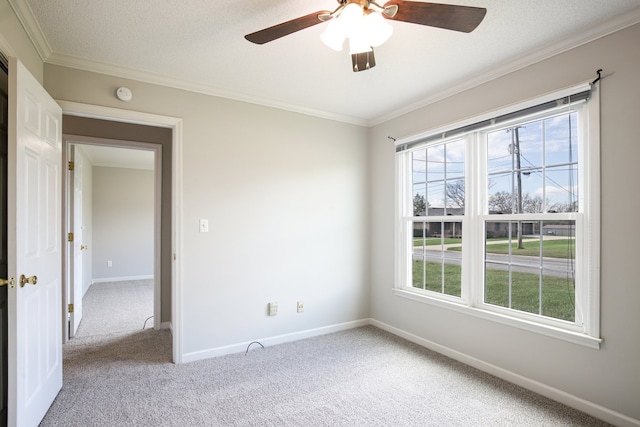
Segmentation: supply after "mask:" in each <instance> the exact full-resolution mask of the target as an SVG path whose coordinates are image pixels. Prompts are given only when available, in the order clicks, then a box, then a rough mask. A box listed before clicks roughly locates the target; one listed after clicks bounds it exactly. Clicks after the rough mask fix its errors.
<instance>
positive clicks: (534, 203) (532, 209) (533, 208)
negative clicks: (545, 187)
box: [522, 193, 544, 213]
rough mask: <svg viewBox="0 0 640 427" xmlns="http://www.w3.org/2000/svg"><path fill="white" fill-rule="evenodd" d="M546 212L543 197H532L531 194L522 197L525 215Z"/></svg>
mask: <svg viewBox="0 0 640 427" xmlns="http://www.w3.org/2000/svg"><path fill="white" fill-rule="evenodd" d="M543 210H544V201H543V200H542V197H540V196H535V197H531V196H530V195H529V193H525V195H524V196H522V212H525V213H541V212H542V211H543Z"/></svg>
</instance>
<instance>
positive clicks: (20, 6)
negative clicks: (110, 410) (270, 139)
mask: <svg viewBox="0 0 640 427" xmlns="http://www.w3.org/2000/svg"><path fill="white" fill-rule="evenodd" d="M8 2H9V4H10V5H11V7H12V9H13V10H14V11H15V13H16V15H17V17H18V19H19V20H20V23H21V24H22V26H23V27H24V29H25V31H26V32H27V34H28V36H29V38H30V39H31V42H32V43H33V45H34V47H35V49H36V51H37V52H38V55H39V56H40V58H41V59H42V61H43V62H44V63H47V64H53V65H60V66H63V67H69V68H75V69H79V70H84V71H90V72H94V73H99V74H106V75H110V76H114V77H121V78H126V79H130V80H136V81H140V82H144V83H151V84H156V85H159V86H165V87H170V88H175V89H181V90H185V91H189V92H195V93H200V94H203V95H209V96H216V97H220V98H226V99H231V100H235V101H241V102H246V103H250V104H255V105H261V106H265V107H271V108H276V109H280V110H285V111H290V112H294V113H300V114H305V115H309V116H314V117H319V118H323V119H327V120H332V121H338V122H343V123H348V124H353V125H357V126H363V127H374V126H377V125H379V124H381V123H384V122H386V121H389V120H392V119H394V118H397V117H400V116H402V115H405V114H408V113H411V112H413V111H415V110H418V109H420V108H423V107H426V106H428V105H430V104H433V103H435V102H438V101H440V100H443V99H445V98H448V97H450V96H453V95H456V94H458V93H461V92H464V91H466V90H469V89H472V88H474V87H476V86H480V85H482V84H484V83H487V82H489V81H492V80H495V79H497V78H499V77H502V76H505V75H507V74H510V73H512V72H514V71H518V70H520V69H522V68H525V67H527V66H530V65H533V64H535V63H538V62H541V61H543V60H545V59H548V58H551V57H553V56H555V55H558V54H560V53H563V52H566V51H568V50H571V49H574V48H576V47H579V46H581V45H584V44H586V43H589V42H591V41H594V40H597V39H599V38H602V37H605V36H607V35H609V34H611V33H614V32H616V31H620V30H622V29H624V28H627V27H630V26H632V25H635V24H637V23H639V22H640V8H636V9H634V10H633V11H631V12H629V13H625V14H623V15H620V16H618V17H617V18H614V19H612V20H610V21H608V22H605V23H602V24H601V25H598V26H595V27H593V28H591V29H589V30H587V31H585V32H581V33H579V34H575V35H574V36H572V37H568V38H565V39H563V40H562V41H559V42H553V43H551V44H549V45H547V46H545V47H542V48H540V49H537V50H535V51H533V52H531V53H529V54H526V55H522V56H520V57H516V58H514V59H512V60H510V61H509V62H508V63H507V64H505V65H503V66H499V67H492V68H491V69H489V70H487V71H486V72H484V73H480V74H478V75H477V76H476V77H474V78H471V79H464V80H463V81H459V82H457V83H455V84H453V85H450V86H448V87H446V88H444V89H442V90H440V91H438V92H437V93H434V94H432V95H430V96H427V97H425V98H423V99H421V100H420V101H417V102H414V103H411V104H408V105H406V106H404V107H402V108H400V109H396V110H394V111H390V112H389V113H387V114H384V115H381V116H378V117H377V118H373V119H370V120H368V119H362V118H358V117H352V116H345V115H342V114H335V113H331V112H328V111H322V110H317V109H311V108H306V107H302V106H299V105H293V104H288V103H284V102H278V101H274V100H271V99H266V98H260V97H255V96H250V95H247V94H243V93H239V92H233V91H229V90H226V89H222V88H219V87H215V86H211V85H207V84H203V83H198V82H192V81H188V80H183V79H178V78H175V77H169V76H164V75H160V74H157V73H153V72H149V71H142V70H136V69H132V68H127V67H120V66H115V65H113V64H107V63H103V62H99V61H90V60H86V59H83V58H78V57H74V56H70V55H63V54H59V53H55V52H53V51H52V49H51V46H50V45H49V43H48V41H47V39H46V37H45V36H44V33H43V32H42V29H41V28H40V25H39V24H38V22H37V20H36V19H35V17H34V15H33V12H32V10H31V7H30V6H29V5H28V4H27V3H26V1H25V0H8Z"/></svg>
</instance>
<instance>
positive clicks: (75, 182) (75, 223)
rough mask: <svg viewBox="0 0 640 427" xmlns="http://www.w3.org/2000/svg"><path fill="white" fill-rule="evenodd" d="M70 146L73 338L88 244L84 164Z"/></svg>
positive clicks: (77, 320) (71, 315)
mask: <svg viewBox="0 0 640 427" xmlns="http://www.w3.org/2000/svg"><path fill="white" fill-rule="evenodd" d="M69 148H70V150H71V152H70V156H69V158H70V159H71V160H72V161H73V165H74V166H73V169H72V170H71V171H69V172H70V175H69V182H70V183H71V185H72V188H71V189H70V191H69V193H68V194H69V196H70V205H71V206H70V207H69V212H70V214H71V215H70V217H71V218H70V220H71V221H70V222H71V230H73V242H71V243H70V245H71V246H70V249H71V250H70V253H69V258H70V259H71V260H72V263H73V266H72V268H71V280H70V289H69V302H70V303H71V304H73V311H72V312H71V313H70V315H69V322H70V328H69V337H70V338H73V337H75V336H76V332H78V326H80V320H82V294H83V292H84V290H83V289H84V283H83V278H84V272H83V270H82V268H83V264H82V259H83V256H82V255H83V254H82V251H83V250H85V249H86V246H85V245H84V244H83V243H82V241H83V233H82V231H83V229H84V227H83V225H82V224H83V217H82V173H83V168H84V164H83V162H82V155H80V153H79V152H78V148H77V147H76V146H75V145H73V144H72V145H71V146H70V147H69Z"/></svg>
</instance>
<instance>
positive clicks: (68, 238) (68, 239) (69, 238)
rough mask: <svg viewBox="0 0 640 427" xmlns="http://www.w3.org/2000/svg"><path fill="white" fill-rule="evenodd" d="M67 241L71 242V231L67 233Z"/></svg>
mask: <svg viewBox="0 0 640 427" xmlns="http://www.w3.org/2000/svg"><path fill="white" fill-rule="evenodd" d="M67 242H73V233H69V234H67Z"/></svg>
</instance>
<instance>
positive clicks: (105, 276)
mask: <svg viewBox="0 0 640 427" xmlns="http://www.w3.org/2000/svg"><path fill="white" fill-rule="evenodd" d="M154 174H155V173H154V171H152V170H139V169H124V168H110V167H100V166H95V167H94V168H93V254H92V255H93V263H92V265H93V279H94V281H105V280H109V279H116V280H117V279H126V278H142V277H153V266H154V262H153V261H154V260H153V255H154V244H153V243H154V240H153V239H154ZM107 261H111V262H112V266H111V267H108V266H107Z"/></svg>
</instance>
